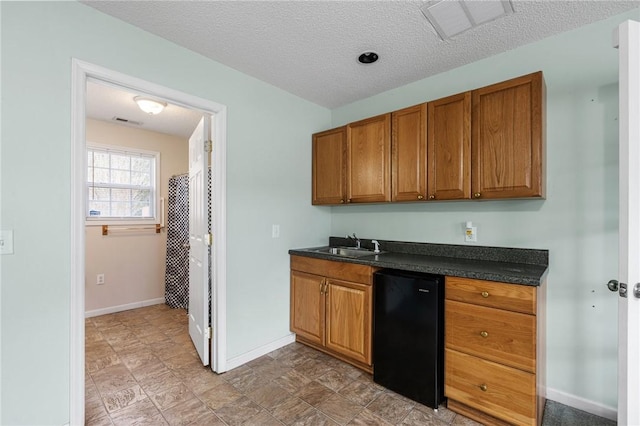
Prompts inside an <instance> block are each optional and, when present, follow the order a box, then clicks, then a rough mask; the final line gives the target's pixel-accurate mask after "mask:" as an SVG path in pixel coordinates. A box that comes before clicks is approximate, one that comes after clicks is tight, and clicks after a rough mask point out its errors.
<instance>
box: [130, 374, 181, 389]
mask: <svg viewBox="0 0 640 426" xmlns="http://www.w3.org/2000/svg"><path fill="white" fill-rule="evenodd" d="M138 383H140V386H142V388H143V389H144V391H145V392H146V393H147V394H149V395H155V394H157V393H160V392H162V391H165V390H167V389H170V388H172V387H174V386H177V385H180V384H182V380H180V378H178V377H176V375H175V374H173V373H172V372H171V371H167V372H164V373H161V374H158V375H155V376H149V377H146V378H145V379H144V380H139V381H138Z"/></svg>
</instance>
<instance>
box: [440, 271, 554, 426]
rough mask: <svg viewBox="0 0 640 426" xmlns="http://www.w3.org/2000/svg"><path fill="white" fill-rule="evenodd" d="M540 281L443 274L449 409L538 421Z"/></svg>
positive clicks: (495, 420)
mask: <svg viewBox="0 0 640 426" xmlns="http://www.w3.org/2000/svg"><path fill="white" fill-rule="evenodd" d="M543 285H544V284H543ZM540 289H542V290H543V289H544V287H542V286H541V287H532V286H523V285H516V284H506V283H496V282H488V281H482V280H474V279H467V278H454V277H447V278H446V280H445V395H446V396H447V398H448V405H449V408H450V409H451V410H453V411H456V412H458V413H460V414H463V415H465V416H467V417H470V418H472V419H474V420H477V421H479V422H481V423H483V424H495V425H501V424H516V425H539V424H541V422H542V411H543V409H544V402H545V398H544V377H545V372H544V362H543V361H544V356H542V353H543V344H544V339H543V338H541V336H540V333H542V332H543V331H544V323H543V322H544V305H543V302H544V295H543V294H541V291H540Z"/></svg>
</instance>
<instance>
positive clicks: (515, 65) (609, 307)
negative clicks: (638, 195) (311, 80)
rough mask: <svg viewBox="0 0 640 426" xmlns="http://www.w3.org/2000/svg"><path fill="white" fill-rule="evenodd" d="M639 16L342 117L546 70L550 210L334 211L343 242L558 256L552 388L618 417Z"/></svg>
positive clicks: (550, 326) (515, 206) (550, 302)
mask: <svg viewBox="0 0 640 426" xmlns="http://www.w3.org/2000/svg"><path fill="white" fill-rule="evenodd" d="M626 19H635V20H639V19H640V10H639V9H636V10H634V11H632V12H631V13H627V14H625V15H620V16H617V17H614V18H612V19H607V20H605V21H602V22H598V23H595V24H592V25H589V26H586V27H582V28H580V29H577V30H574V31H572V32H569V33H565V34H561V35H557V36H554V37H552V38H549V39H546V40H543V41H540V42H537V43H534V44H531V45H528V46H524V47H521V48H519V49H515V50H513V51H510V52H507V53H504V54H501V55H497V56H494V57H492V58H489V59H486V60H482V61H479V62H476V63H473V64H470V65H467V66H464V67H461V68H458V69H455V70H453V71H451V72H447V73H443V74H440V75H437V76H434V77H431V78H427V79H425V80H421V81H419V82H416V83H413V84H409V85H407V86H404V87H401V88H398V89H395V90H391V91H388V92H385V93H383V94H380V95H378V96H374V97H371V98H369V99H365V100H363V101H359V102H357V103H354V104H351V105H348V106H345V107H342V108H338V109H336V110H334V111H333V125H334V126H338V125H341V124H344V123H347V122H350V121H354V120H358V119H361V118H364V117H368V116H372V115H376V114H380V113H384V112H388V111H393V110H395V109H399V108H403V107H406V106H409V105H413V104H417V103H420V102H424V101H426V100H433V99H438V98H439V97H443V96H447V95H451V94H455V93H459V92H462V91H465V90H469V89H473V88H477V87H482V86H484V85H487V84H491V83H495V82H499V81H502V80H506V79H509V78H512V77H516V76H519V75H523V74H527V73H530V72H534V71H538V70H542V71H543V72H544V76H545V80H546V84H547V169H548V170H547V179H548V184H547V198H546V200H545V201H541V200H537V201H536V200H519V201H518V200H512V201H483V202H471V201H469V202H449V203H446V202H443V203H427V204H394V205H372V206H353V205H351V206H345V207H333V208H332V226H331V230H332V235H344V234H346V233H351V232H356V233H357V234H358V235H359V236H362V237H365V238H380V239H389V240H407V241H420V242H432V243H450V244H464V242H463V224H464V222H465V221H468V220H470V221H473V222H474V226H477V227H478V243H477V244H478V245H487V246H507V247H527V248H540V249H549V250H550V267H549V275H548V282H547V289H548V294H547V307H548V319H547V340H546V343H547V355H548V374H547V379H548V386H549V387H550V388H552V389H554V390H557V391H560V392H565V393H568V394H570V395H573V396H578V397H581V398H585V399H587V400H590V401H593V402H596V403H599V404H603V405H606V406H609V407H616V405H617V400H616V395H617V388H616V386H617V381H616V375H617V370H616V368H617V363H616V356H617V333H616V324H617V298H616V297H614V296H613V295H612V294H611V293H609V291H608V290H607V289H606V287H605V283H606V282H607V281H608V280H609V279H611V278H614V277H616V276H617V259H618V258H617V252H618V246H617V244H618V183H617V174H618V157H617V156H618V147H617V137H618V121H617V113H618V93H617V90H618V88H617V80H618V77H617V70H618V66H617V50H615V49H613V48H612V46H611V40H612V31H613V29H614V28H615V27H617V25H618V24H619V23H620V22H622V21H624V20H626Z"/></svg>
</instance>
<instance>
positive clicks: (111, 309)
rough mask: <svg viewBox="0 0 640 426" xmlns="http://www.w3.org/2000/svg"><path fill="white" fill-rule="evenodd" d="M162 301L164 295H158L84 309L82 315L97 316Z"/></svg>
mask: <svg viewBox="0 0 640 426" xmlns="http://www.w3.org/2000/svg"><path fill="white" fill-rule="evenodd" d="M162 303H164V297H159V298H157V299H149V300H143V301H141V302H133V303H127V304H126V305H118V306H110V307H108V308H102V309H95V310H93V311H86V312H85V313H84V317H85V318H91V317H97V316H100V315H106V314H113V313H116V312H122V311H128V310H130V309H137V308H144V307H145V306H151V305H160V304H162Z"/></svg>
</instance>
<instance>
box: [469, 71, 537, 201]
mask: <svg viewBox="0 0 640 426" xmlns="http://www.w3.org/2000/svg"><path fill="white" fill-rule="evenodd" d="M543 103H544V81H543V80H542V72H537V73H535V74H530V75H526V76H523V77H519V78H515V79H513V80H509V81H505V82H502V83H498V84H494V85H492V86H488V87H484V88H482V89H478V90H474V91H473V92H472V104H473V111H472V120H471V129H472V151H473V153H472V163H473V164H472V167H471V169H472V192H473V197H474V198H519V197H543V196H544V182H543V178H544V170H543V167H544V164H543V163H544V105H543Z"/></svg>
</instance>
